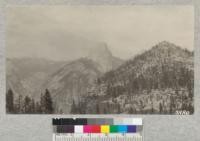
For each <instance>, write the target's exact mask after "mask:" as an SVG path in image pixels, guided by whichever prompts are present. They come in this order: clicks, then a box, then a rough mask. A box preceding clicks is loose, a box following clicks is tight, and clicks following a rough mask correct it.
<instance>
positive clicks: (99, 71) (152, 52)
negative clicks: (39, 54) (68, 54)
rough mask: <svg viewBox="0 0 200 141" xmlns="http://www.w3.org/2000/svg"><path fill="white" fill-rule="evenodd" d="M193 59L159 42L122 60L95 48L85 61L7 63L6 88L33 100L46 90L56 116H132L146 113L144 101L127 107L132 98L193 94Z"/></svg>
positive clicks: (23, 60)
mask: <svg viewBox="0 0 200 141" xmlns="http://www.w3.org/2000/svg"><path fill="white" fill-rule="evenodd" d="M193 59H194V53H193V52H191V51H188V50H187V49H182V48H181V47H179V46H177V45H175V44H173V43H170V42H167V41H162V42H160V43H158V44H156V45H155V46H153V47H152V48H151V49H149V50H147V51H145V52H143V53H141V54H139V55H137V56H135V57H133V58H130V59H129V60H126V61H124V60H121V59H120V58H118V57H115V56H113V55H112V53H111V51H110V50H109V49H108V47H107V45H106V44H105V43H99V44H98V45H96V46H95V47H94V48H92V49H90V50H89V51H88V53H87V54H86V55H85V56H84V57H82V58H79V59H76V60H73V61H61V62H59V61H50V60H45V59H36V58H35V59H33V58H20V59H16V58H15V59H7V60H6V65H7V67H6V80H7V81H6V89H7V90H8V89H9V88H11V89H12V90H13V92H14V93H15V94H17V95H29V96H30V97H32V98H34V99H35V100H36V101H37V100H38V99H40V96H41V93H44V91H45V89H48V90H49V91H50V93H51V95H52V98H53V103H54V108H55V113H76V112H77V111H76V110H75V109H77V107H78V109H81V106H85V109H86V111H81V112H80V111H78V112H77V113H88V114H90V113H134V112H137V111H138V109H140V108H141V107H143V108H144V109H146V111H149V109H150V108H149V105H148V104H149V100H148V98H147V99H146V100H147V101H146V102H147V103H146V104H144V103H145V101H144V100H141V101H142V102H141V101H140V102H141V103H142V106H141V103H139V102H135V103H134V102H133V101H134V100H132V104H133V103H134V104H133V105H131V103H128V104H127V103H126V102H127V101H129V102H130V101H131V98H130V97H134V98H138V97H139V98H140V97H149V96H148V94H149V95H151V93H154V92H155V91H159V92H160V93H164V94H165V92H164V91H165V90H167V91H168V90H170V93H175V91H176V90H177V89H184V90H185V91H186V93H189V94H190V95H191V94H192V93H193V85H194V84H193V83H194V61H193ZM146 91H147V94H146V95H145V96H144V93H146ZM164 94H161V95H160V97H162V96H163V95H164ZM134 98H132V99H134ZM122 99H123V100H124V101H123V102H122V101H121V100H122ZM166 100H168V101H169V99H166ZM85 102H86V103H85ZM80 103H82V104H83V105H80ZM138 103H139V104H138ZM158 104H160V101H158V102H157V103H154V105H151V106H152V107H153V108H155V109H156V112H158V109H159V108H158ZM168 104H169V103H168ZM75 105H76V106H77V107H74V106H75ZM138 105H140V106H138ZM123 106H125V107H126V108H125V111H123ZM100 107H101V108H100ZM114 107H115V108H114ZM116 107H117V108H116ZM130 107H131V108H130ZM112 108H113V110H112ZM75 111H76V112H75ZM133 111H134V112H133ZM168 112H169V109H168Z"/></svg>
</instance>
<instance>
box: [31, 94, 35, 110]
mask: <svg viewBox="0 0 200 141" xmlns="http://www.w3.org/2000/svg"><path fill="white" fill-rule="evenodd" d="M30 106H31V113H35V100H34V99H33V98H32V99H31V105H30Z"/></svg>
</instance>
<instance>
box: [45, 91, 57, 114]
mask: <svg viewBox="0 0 200 141" xmlns="http://www.w3.org/2000/svg"><path fill="white" fill-rule="evenodd" d="M43 100H44V113H46V114H52V113H53V112H54V109H53V101H52V98H51V94H50V92H49V90H48V89H46V90H45V94H44V96H43Z"/></svg>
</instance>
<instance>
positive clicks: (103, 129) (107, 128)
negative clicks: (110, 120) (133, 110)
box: [101, 125, 110, 133]
mask: <svg viewBox="0 0 200 141" xmlns="http://www.w3.org/2000/svg"><path fill="white" fill-rule="evenodd" d="M109 132H110V126H109V125H101V133H109Z"/></svg>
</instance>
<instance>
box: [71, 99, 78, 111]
mask: <svg viewBox="0 0 200 141" xmlns="http://www.w3.org/2000/svg"><path fill="white" fill-rule="evenodd" d="M76 112H77V108H76V104H75V101H74V100H73V101H72V105H71V114H76Z"/></svg>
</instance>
